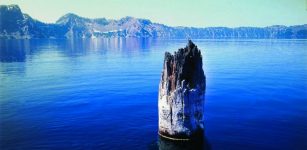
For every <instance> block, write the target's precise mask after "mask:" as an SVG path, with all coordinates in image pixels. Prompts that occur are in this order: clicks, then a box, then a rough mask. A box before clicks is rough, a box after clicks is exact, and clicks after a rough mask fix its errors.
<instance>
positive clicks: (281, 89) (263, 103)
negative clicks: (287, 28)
mask: <svg viewBox="0 0 307 150" xmlns="http://www.w3.org/2000/svg"><path fill="white" fill-rule="evenodd" d="M194 42H195V44H197V45H198V47H199V48H200V49H201V50H202V54H203V62H204V71H205V74H206V76H207V90H206V98H205V120H206V122H205V128H206V131H205V135H206V141H207V143H206V145H209V146H208V147H210V148H211V149H212V150H225V149H228V150H241V149H242V150H246V149H249V150H259V149H261V150H264V149H268V150H273V149H278V150H284V149H285V150H294V149H296V150H299V149H305V148H306V147H307V40H194ZM186 43H187V41H186V40H165V39H133V38H131V39H121V38H115V39H93V40H1V41H0V149H156V148H160V149H163V144H161V142H159V140H158V136H157V129H158V111H157V109H158V106H157V97H158V84H159V80H160V75H161V69H162V63H163V57H164V52H165V51H175V50H177V49H178V48H180V47H184V46H185V45H186ZM164 145H165V143H164ZM166 145H168V144H166Z"/></svg>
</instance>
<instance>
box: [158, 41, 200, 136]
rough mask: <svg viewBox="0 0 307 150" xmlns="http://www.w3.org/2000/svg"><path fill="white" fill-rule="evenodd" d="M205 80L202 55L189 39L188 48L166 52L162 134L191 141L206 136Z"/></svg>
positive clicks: (161, 100) (161, 90)
mask: <svg viewBox="0 0 307 150" xmlns="http://www.w3.org/2000/svg"><path fill="white" fill-rule="evenodd" d="M205 89H206V77H205V75H204V71H203V68H202V55H201V52H200V50H199V49H198V48H197V46H196V45H195V44H194V43H193V42H192V41H191V40H189V42H188V44H187V46H186V47H185V48H181V49H179V50H178V51H177V52H175V54H174V55H172V54H171V53H169V52H166V53H165V58H164V65H163V71H162V76H161V81H160V85H159V97H158V98H159V100H158V107H159V134H160V135H161V136H164V137H168V138H174V139H190V138H192V137H194V136H201V135H202V133H203V129H204V126H203V123H204V120H203V112H204V95H205Z"/></svg>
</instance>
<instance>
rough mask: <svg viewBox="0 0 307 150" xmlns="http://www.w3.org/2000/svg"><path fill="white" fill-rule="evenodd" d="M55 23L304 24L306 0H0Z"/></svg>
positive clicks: (192, 25)
mask: <svg viewBox="0 0 307 150" xmlns="http://www.w3.org/2000/svg"><path fill="white" fill-rule="evenodd" d="M8 4H17V5H19V7H20V8H21V10H22V11H23V12H24V13H27V14H29V15H30V16H32V17H33V18H35V19H38V20H40V21H43V22H47V23H54V22H55V21H56V20H57V19H58V18H59V17H61V16H63V15H65V14H66V13H75V14H77V15H79V16H83V17H87V18H103V17H105V18H107V19H120V18H122V17H125V16H132V17H136V18H145V19H150V20H151V21H152V22H157V23H162V24H166V25H169V26H188V27H210V26H226V27H239V26H256V27H264V26H270V25H299V24H307V0H0V5H8Z"/></svg>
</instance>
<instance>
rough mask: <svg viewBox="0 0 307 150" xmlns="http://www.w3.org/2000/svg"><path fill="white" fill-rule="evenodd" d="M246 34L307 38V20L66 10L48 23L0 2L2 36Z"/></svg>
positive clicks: (246, 36)
mask: <svg viewBox="0 0 307 150" xmlns="http://www.w3.org/2000/svg"><path fill="white" fill-rule="evenodd" d="M96 37H161V38H189V37H190V38H206V39H221V38H244V39H264V38H282V39H292V38H294V39H307V24H305V25H297V26H289V27H287V26H269V27H265V28H258V27H238V28H227V27H208V28H193V27H169V26H166V25H163V24H158V23H152V22H151V21H150V20H147V19H138V18H133V17H125V18H122V19H120V20H108V19H105V18H98V19H89V18H84V17H80V16H78V15H76V14H71V13H69V14H66V15H64V16H62V17H61V18H60V19H59V20H58V21H57V22H56V23H54V24H46V23H43V22H40V21H38V20H35V19H33V18H31V17H30V16H29V15H27V14H23V13H22V12H21V10H20V8H19V7H18V6H17V5H0V38H4V39H24V38H27V39H30V38H96Z"/></svg>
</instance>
